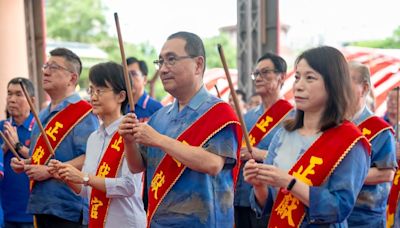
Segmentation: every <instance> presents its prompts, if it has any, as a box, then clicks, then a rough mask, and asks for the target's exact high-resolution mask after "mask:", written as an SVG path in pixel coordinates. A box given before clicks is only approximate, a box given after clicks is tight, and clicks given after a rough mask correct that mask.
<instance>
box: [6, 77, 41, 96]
mask: <svg viewBox="0 0 400 228" xmlns="http://www.w3.org/2000/svg"><path fill="white" fill-rule="evenodd" d="M19 82H22V84H23V85H24V87H25V89H26V91H27V92H28V95H29V96H30V97H34V96H35V89H34V88H33V83H32V82H31V81H30V80H29V79H27V78H22V77H16V78H13V79H11V80H10V81H9V82H8V84H7V88H8V87H9V86H10V84H13V85H19Z"/></svg>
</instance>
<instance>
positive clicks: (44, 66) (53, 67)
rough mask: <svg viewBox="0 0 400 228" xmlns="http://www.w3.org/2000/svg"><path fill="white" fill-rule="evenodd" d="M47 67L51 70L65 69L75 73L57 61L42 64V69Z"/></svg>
mask: <svg viewBox="0 0 400 228" xmlns="http://www.w3.org/2000/svg"><path fill="white" fill-rule="evenodd" d="M47 68H49V69H50V71H55V70H65V71H68V72H70V73H74V72H73V71H72V70H69V69H67V68H65V67H63V66H60V65H58V64H57V63H45V64H43V66H42V70H43V71H45V70H46V69H47Z"/></svg>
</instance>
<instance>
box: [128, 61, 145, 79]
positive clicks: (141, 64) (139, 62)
mask: <svg viewBox="0 0 400 228" xmlns="http://www.w3.org/2000/svg"><path fill="white" fill-rule="evenodd" d="M135 63H137V64H138V65H139V69H140V71H141V72H142V74H143V76H147V74H148V73H149V69H148V68H147V64H146V62H145V61H143V60H139V59H137V58H135V57H129V58H127V59H126V65H131V64H135Z"/></svg>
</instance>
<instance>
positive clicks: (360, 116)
mask: <svg viewBox="0 0 400 228" xmlns="http://www.w3.org/2000/svg"><path fill="white" fill-rule="evenodd" d="M370 115H372V112H371V111H370V110H369V108H368V107H367V106H366V105H364V107H363V108H362V109H360V110H358V112H357V113H356V114H355V115H354V118H353V121H352V122H353V123H354V124H356V125H358V124H360V123H361V122H362V121H363V120H365V119H366V118H367V117H368V116H370Z"/></svg>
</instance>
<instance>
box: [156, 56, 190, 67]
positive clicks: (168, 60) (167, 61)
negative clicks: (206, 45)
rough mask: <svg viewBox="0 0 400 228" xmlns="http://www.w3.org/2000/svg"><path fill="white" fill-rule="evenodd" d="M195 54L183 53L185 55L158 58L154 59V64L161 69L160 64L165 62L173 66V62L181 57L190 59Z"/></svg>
mask: <svg viewBox="0 0 400 228" xmlns="http://www.w3.org/2000/svg"><path fill="white" fill-rule="evenodd" d="M195 57H197V56H191V55H185V56H168V57H167V58H166V59H163V58H160V59H158V60H154V62H153V63H154V64H155V65H156V66H157V68H158V69H161V67H162V65H163V64H164V63H165V65H166V66H173V65H175V63H176V62H177V61H179V60H182V59H192V58H195Z"/></svg>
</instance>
